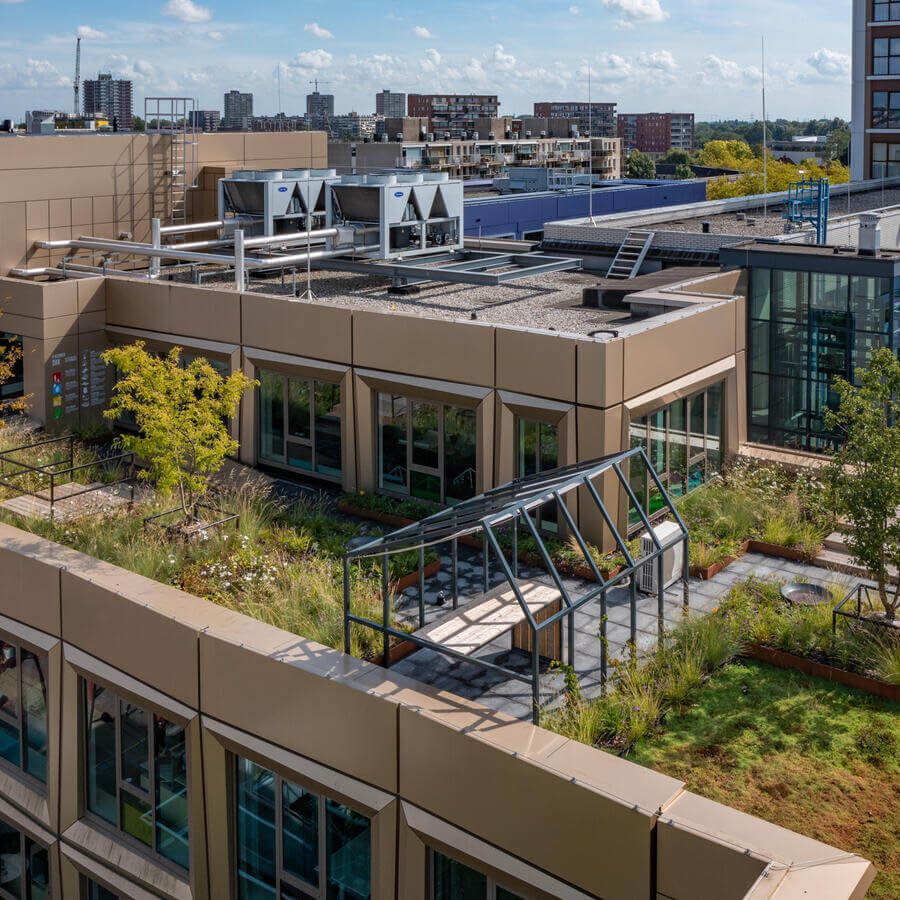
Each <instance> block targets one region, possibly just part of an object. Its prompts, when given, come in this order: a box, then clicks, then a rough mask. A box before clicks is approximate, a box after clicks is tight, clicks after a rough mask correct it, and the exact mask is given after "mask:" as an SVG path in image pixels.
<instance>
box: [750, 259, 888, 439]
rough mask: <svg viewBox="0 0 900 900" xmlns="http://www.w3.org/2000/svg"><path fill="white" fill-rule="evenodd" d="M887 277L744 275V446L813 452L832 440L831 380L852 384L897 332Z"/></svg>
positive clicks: (768, 271)
mask: <svg viewBox="0 0 900 900" xmlns="http://www.w3.org/2000/svg"><path fill="white" fill-rule="evenodd" d="M892 287H893V286H892V284H891V279H890V278H879V277H875V276H858V275H840V274H827V273H821V272H794V271H783V270H779V269H774V270H772V269H764V268H755V269H753V270H752V272H751V287H750V303H749V304H748V306H749V309H748V315H749V329H748V330H749V345H750V346H749V348H748V357H749V359H750V367H749V368H750V371H749V375H748V382H749V383H748V391H749V410H750V414H749V425H748V434H749V437H750V440H751V441H758V442H760V443H765V444H773V445H776V446H783V447H791V448H794V449H797V450H808V451H813V452H820V451H823V450H827V449H829V448H830V447H833V446H834V445H835V442H836V440H837V435H834V434H831V433H829V431H828V429H827V428H826V426H825V412H826V410H828V409H831V408H834V407H836V405H837V403H838V395H837V392H836V391H835V390H834V387H833V385H834V379H835V378H838V377H840V378H844V379H847V380H851V381H852V379H853V375H854V371H855V370H856V369H857V368H859V367H860V366H864V365H865V364H866V363H867V361H868V360H869V357H870V356H871V354H872V352H873V351H874V350H875V349H876V348H878V347H884V346H888V347H894V349H896V346H897V345H896V338H895V337H894V332H895V331H896V330H897V328H898V317H897V312H896V311H895V309H894V307H895V299H894V292H893V290H892Z"/></svg>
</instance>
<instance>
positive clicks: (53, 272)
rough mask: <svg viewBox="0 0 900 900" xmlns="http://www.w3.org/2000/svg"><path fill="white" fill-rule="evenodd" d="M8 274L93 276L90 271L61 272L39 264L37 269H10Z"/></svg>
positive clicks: (31, 276) (22, 275)
mask: <svg viewBox="0 0 900 900" xmlns="http://www.w3.org/2000/svg"><path fill="white" fill-rule="evenodd" d="M9 274H10V275H15V276H17V277H18V278H34V277H36V276H38V275H58V276H59V277H60V278H66V277H67V276H69V275H71V277H72V278H95V277H96V276H95V275H94V274H93V273H91V272H63V270H62V269H56V268H53V267H52V266H41V267H40V268H37V269H10V270H9Z"/></svg>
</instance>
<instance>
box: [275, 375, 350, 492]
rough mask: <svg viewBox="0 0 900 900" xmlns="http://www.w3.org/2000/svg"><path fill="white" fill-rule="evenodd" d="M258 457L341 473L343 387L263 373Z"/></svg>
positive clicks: (305, 469) (294, 466)
mask: <svg viewBox="0 0 900 900" xmlns="http://www.w3.org/2000/svg"><path fill="white" fill-rule="evenodd" d="M258 377H259V457H260V459H261V460H262V461H263V462H269V463H276V464H278V465H282V466H288V467H290V468H292V469H297V470H298V471H301V472H307V473H309V474H312V475H320V476H323V477H325V478H332V479H340V477H341V416H342V406H341V386H340V385H339V384H332V383H331V382H328V381H316V380H314V379H311V378H301V377H294V376H292V375H284V374H282V373H280V372H260V373H259V375H258Z"/></svg>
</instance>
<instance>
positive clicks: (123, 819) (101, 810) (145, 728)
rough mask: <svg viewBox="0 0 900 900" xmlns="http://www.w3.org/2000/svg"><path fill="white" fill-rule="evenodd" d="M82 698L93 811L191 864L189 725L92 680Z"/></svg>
mask: <svg viewBox="0 0 900 900" xmlns="http://www.w3.org/2000/svg"><path fill="white" fill-rule="evenodd" d="M82 703H83V707H84V709H83V721H84V740H85V747H84V760H85V788H84V796H85V805H86V807H87V810H88V812H90V813H92V814H93V815H95V816H97V817H99V818H100V819H101V820H103V821H104V822H106V823H107V824H109V825H111V826H112V827H113V828H116V829H118V830H119V831H122V832H124V833H125V834H127V835H129V836H130V838H132V840H134V841H137V842H139V843H140V844H142V845H144V846H145V847H146V848H148V849H150V850H153V851H155V852H156V853H158V854H159V855H160V856H162V857H163V858H165V859H166V860H168V861H169V862H172V863H175V864H176V865H178V866H180V867H181V868H183V869H187V868H188V867H189V859H188V802H187V748H186V744H185V734H184V729H183V728H181V726H179V725H175V724H173V723H172V722H169V721H167V720H166V719H165V718H164V717H163V716H161V715H158V714H156V713H153V712H151V711H150V710H147V709H144V708H142V707H140V706H136V705H135V704H133V703H130V702H128V701H127V700H124V699H121V698H119V697H117V696H116V695H115V694H114V693H113V692H112V691H110V690H109V689H108V688H105V687H103V686H102V685H99V684H95V683H94V682H90V681H82Z"/></svg>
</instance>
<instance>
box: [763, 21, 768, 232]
mask: <svg viewBox="0 0 900 900" xmlns="http://www.w3.org/2000/svg"><path fill="white" fill-rule="evenodd" d="M762 116H763V123H762V126H763V130H762V147H763V221H765V219H766V214H767V212H768V208H769V200H768V191H769V158H768V157H769V154H768V152H767V151H766V39H765V37H763V38H762Z"/></svg>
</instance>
